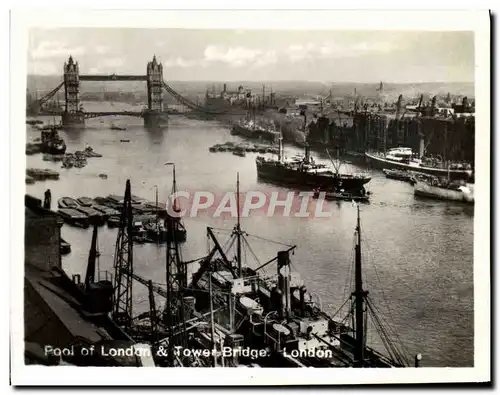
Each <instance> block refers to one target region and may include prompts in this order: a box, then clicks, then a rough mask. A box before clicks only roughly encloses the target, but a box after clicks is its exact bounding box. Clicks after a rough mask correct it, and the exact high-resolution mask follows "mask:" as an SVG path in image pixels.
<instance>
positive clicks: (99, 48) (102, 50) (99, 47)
mask: <svg viewBox="0 0 500 395" xmlns="http://www.w3.org/2000/svg"><path fill="white" fill-rule="evenodd" d="M95 51H96V52H97V53H98V54H103V53H107V52H109V47H107V46H105V45H97V46H96V47H95Z"/></svg>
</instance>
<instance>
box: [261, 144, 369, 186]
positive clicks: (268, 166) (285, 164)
mask: <svg viewBox="0 0 500 395" xmlns="http://www.w3.org/2000/svg"><path fill="white" fill-rule="evenodd" d="M279 142H280V154H278V159H273V158H265V157H262V156H258V157H257V159H256V165H257V175H258V177H259V178H261V179H264V180H271V181H275V182H279V183H283V184H289V185H293V186H299V187H308V188H319V189H321V190H323V191H338V190H344V191H349V192H354V193H359V194H360V195H365V194H366V190H365V187H364V186H365V184H367V183H368V182H369V181H370V180H371V176H369V175H366V174H358V173H340V171H339V168H338V167H337V168H335V169H331V168H330V167H329V166H327V165H324V164H319V163H315V161H314V159H313V158H312V157H311V156H310V151H309V145H308V144H306V145H305V147H304V148H305V149H304V151H305V154H304V156H301V155H298V156H296V157H294V158H292V159H291V160H283V155H282V147H283V144H282V141H281V139H280V140H279Z"/></svg>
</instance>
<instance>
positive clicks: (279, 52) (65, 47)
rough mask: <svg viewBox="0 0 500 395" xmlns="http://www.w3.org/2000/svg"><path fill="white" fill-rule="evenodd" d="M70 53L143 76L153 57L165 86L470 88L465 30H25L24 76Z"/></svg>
mask: <svg viewBox="0 0 500 395" xmlns="http://www.w3.org/2000/svg"><path fill="white" fill-rule="evenodd" d="M181 42H182V44H181V45H180V44H179V43H181ZM96 43H99V44H97V45H96ZM145 43H149V44H148V45H145ZM70 55H71V56H73V58H74V59H75V60H76V61H78V62H79V65H80V73H81V74H113V73H116V74H141V75H142V74H145V71H146V64H147V62H149V61H150V60H151V59H152V58H153V55H155V56H156V57H157V59H158V61H160V62H161V63H162V64H163V74H164V79H165V80H166V81H169V80H170V81H228V82H230V81H317V82H327V83H331V82H334V83H374V82H378V81H383V82H384V83H389V84H390V83H429V82H436V83H460V82H462V83H473V82H474V63H475V62H474V33H473V32H465V31H454V32H436V31H433V32H428V31H418V32H417V31H414V32H409V31H333V30H332V31H325V30H323V31H293V30H288V31H284V30H279V31H276V30H274V31H271V30H234V29H233V30H230V29H228V30H211V29H210V30H209V29H205V30H193V29H130V28H63V29H60V28H53V29H39V28H36V29H32V30H30V35H29V46H28V65H27V66H28V68H27V72H28V74H30V75H52V76H56V75H62V74H63V64H64V62H65V61H67V59H68V57H69V56H70Z"/></svg>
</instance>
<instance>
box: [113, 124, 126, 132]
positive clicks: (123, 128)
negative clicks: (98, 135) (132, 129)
mask: <svg viewBox="0 0 500 395" xmlns="http://www.w3.org/2000/svg"><path fill="white" fill-rule="evenodd" d="M109 128H110V129H111V130H127V128H126V127H125V126H118V125H115V124H114V123H112V124H111V125H110V127H109Z"/></svg>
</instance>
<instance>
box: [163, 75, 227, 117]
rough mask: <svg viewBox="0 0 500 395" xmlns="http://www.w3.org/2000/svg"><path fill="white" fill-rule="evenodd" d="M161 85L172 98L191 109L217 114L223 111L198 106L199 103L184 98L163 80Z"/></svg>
mask: <svg viewBox="0 0 500 395" xmlns="http://www.w3.org/2000/svg"><path fill="white" fill-rule="evenodd" d="M163 87H164V88H165V90H166V91H167V92H168V93H169V94H170V95H172V96H173V97H174V99H176V100H177V101H179V102H180V103H182V104H184V105H185V106H187V107H189V108H191V109H192V110H198V111H201V112H204V113H206V114H213V115H217V114H219V115H220V114H224V113H225V112H224V111H214V110H210V109H208V108H206V107H203V106H200V105H199V104H196V103H194V102H192V101H191V100H189V99H187V98H185V97H184V96H182V95H181V94H179V93H177V92H176V91H175V90H173V89H172V88H171V87H170V86H169V85H167V83H166V82H165V81H163Z"/></svg>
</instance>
